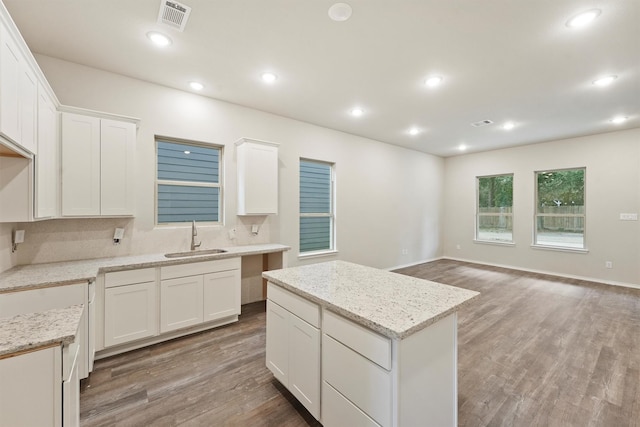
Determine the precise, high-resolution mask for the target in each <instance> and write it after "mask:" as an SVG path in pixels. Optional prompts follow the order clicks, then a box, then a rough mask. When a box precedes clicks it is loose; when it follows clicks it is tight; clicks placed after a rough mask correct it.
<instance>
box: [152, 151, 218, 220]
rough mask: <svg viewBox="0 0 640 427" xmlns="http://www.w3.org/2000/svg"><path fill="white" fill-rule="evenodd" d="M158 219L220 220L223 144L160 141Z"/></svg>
mask: <svg viewBox="0 0 640 427" xmlns="http://www.w3.org/2000/svg"><path fill="white" fill-rule="evenodd" d="M157 148H158V150H157V153H158V158H157V176H158V178H157V209H158V211H157V218H158V219H157V221H158V223H159V224H162V223H175V222H191V221H194V220H195V221H207V222H219V221H220V210H221V206H220V205H221V200H220V148H217V147H203V146H200V145H192V144H186V143H176V142H167V141H160V140H159V141H157Z"/></svg>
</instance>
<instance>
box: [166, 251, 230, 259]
mask: <svg viewBox="0 0 640 427" xmlns="http://www.w3.org/2000/svg"><path fill="white" fill-rule="evenodd" d="M225 252H227V251H225V250H224V249H203V250H201V251H198V250H196V251H186V252H173V253H170V254H164V256H165V257H167V258H185V257H190V256H199V255H214V254H223V253H225Z"/></svg>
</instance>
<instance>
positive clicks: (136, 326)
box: [104, 269, 158, 347]
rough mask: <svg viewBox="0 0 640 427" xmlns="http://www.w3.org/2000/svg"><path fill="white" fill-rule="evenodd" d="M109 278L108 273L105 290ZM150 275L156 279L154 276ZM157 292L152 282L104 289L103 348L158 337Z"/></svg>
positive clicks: (155, 285)
mask: <svg viewBox="0 0 640 427" xmlns="http://www.w3.org/2000/svg"><path fill="white" fill-rule="evenodd" d="M151 270H153V269H151ZM109 274H110V273H107V277H106V286H108V284H109ZM153 275H154V276H155V272H153ZM156 288H157V284H156V282H155V280H154V281H148V282H142V283H132V284H125V285H121V286H116V287H108V288H106V289H105V291H104V294H105V298H104V319H105V322H104V345H105V347H109V346H113V345H118V344H124V343H128V342H131V341H135V340H139V339H142V338H147V337H152V336H154V335H157V334H158V327H157V323H158V320H157V319H158V314H157V311H158V310H157V304H156Z"/></svg>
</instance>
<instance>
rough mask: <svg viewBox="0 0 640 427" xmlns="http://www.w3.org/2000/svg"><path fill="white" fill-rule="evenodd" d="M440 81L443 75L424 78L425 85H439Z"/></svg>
mask: <svg viewBox="0 0 640 427" xmlns="http://www.w3.org/2000/svg"><path fill="white" fill-rule="evenodd" d="M440 83H442V77H441V76H432V77H427V78H426V79H425V80H424V85H425V86H429V87H436V86H438V85H439V84H440Z"/></svg>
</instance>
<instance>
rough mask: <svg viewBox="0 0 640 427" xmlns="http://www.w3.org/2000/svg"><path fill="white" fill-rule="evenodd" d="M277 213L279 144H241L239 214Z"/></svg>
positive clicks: (239, 158) (239, 154)
mask: <svg viewBox="0 0 640 427" xmlns="http://www.w3.org/2000/svg"><path fill="white" fill-rule="evenodd" d="M277 213H278V147H277V145H275V144H269V143H261V142H251V141H247V142H243V143H242V144H240V145H238V215H267V214H277Z"/></svg>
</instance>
